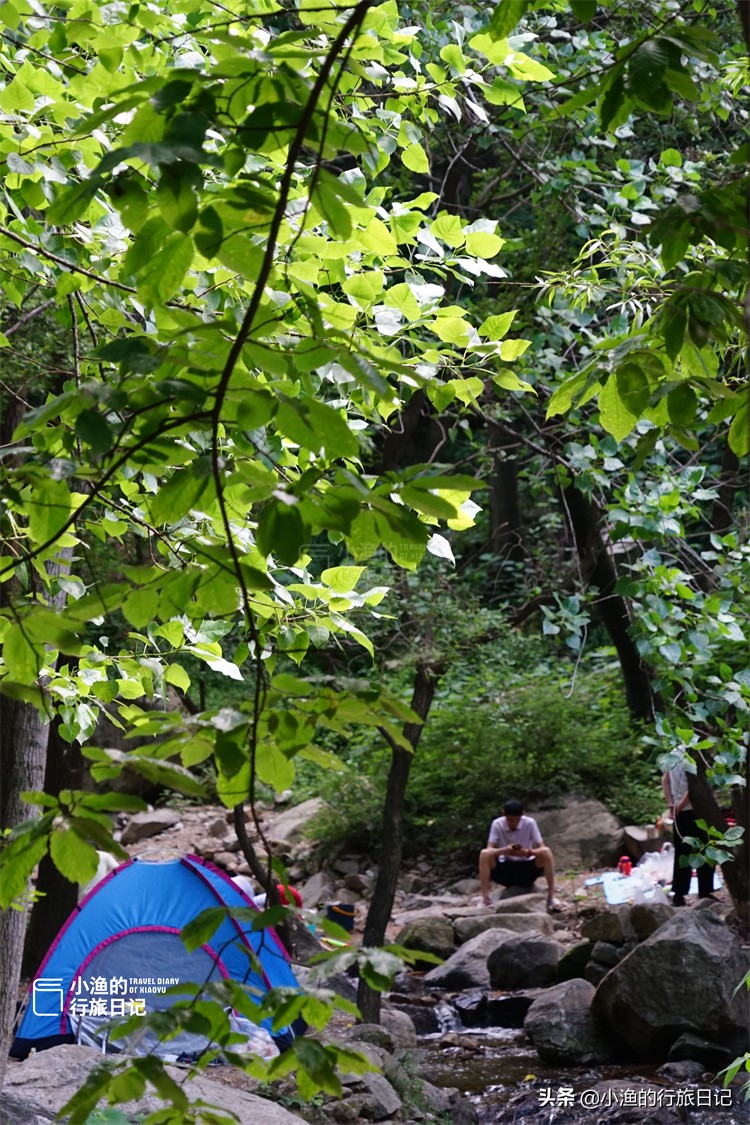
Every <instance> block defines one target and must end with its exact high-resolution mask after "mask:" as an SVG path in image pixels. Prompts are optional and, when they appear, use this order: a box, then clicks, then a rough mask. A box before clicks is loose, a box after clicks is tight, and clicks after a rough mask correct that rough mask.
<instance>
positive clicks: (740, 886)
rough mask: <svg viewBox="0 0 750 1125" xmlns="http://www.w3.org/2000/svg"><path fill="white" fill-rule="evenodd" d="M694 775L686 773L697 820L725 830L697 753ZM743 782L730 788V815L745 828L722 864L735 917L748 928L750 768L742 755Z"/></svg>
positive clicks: (712, 791)
mask: <svg viewBox="0 0 750 1125" xmlns="http://www.w3.org/2000/svg"><path fill="white" fill-rule="evenodd" d="M696 767H697V770H698V772H697V773H696V774H688V775H687V779H688V792H689V794H690V804H691V805H692V806H693V811H694V812H695V815H696V817H697V818H698V819H699V820H705V822H706V824H707V825H708V826H709V827H711V828H716V829H718V830H719V831H720V832H726V830H727V821H726V817H725V815H724V813H723V812H722V810H721V808H720V807H719V803H718V801H717V800H716V796H715V793H714V790H713V788H712V787H711V783H710V781H709V779H708V777H707V776H706V768H707V763H706V761H705V760H704V759H703V758H702V757H701V755H696ZM744 777H745V781H744V785H742V786H740V785H735V786H734V787H733V789H732V815H733V816H734V819H735V820H736V822H737V825H738V827H740V828H744V829H745V832H744V835H743V837H742V841H741V843H740V844H739V846H738V847H737V848H735V849H734V854H733V856H732V859H731V860H730V861H729V862H728V863H723V864H722V865H721V873H722V875H723V877H724V882H725V884H726V887H727V890H728V891H729V893H730V895H731V896H732V902H733V903H734V908H735V910H736V912H737V914H738V916H739V917H740V918H741V919H742V921H743V922H744V924H745V927H746V928H748V927H750V815H748V801H747V795H748V785H749V784H750V770H749V768H748V759H747V756H746V757H745V766H744Z"/></svg>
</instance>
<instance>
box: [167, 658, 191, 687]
mask: <svg viewBox="0 0 750 1125" xmlns="http://www.w3.org/2000/svg"><path fill="white" fill-rule="evenodd" d="M164 680H165V683H168V684H174V686H175V687H177V688H179V689H180V691H185V692H186V691H189V690H190V676H188V674H187V672H186V671H185V669H184V668H183V667H182V665H181V664H170V665H169V666H168V667H167V668H165V669H164Z"/></svg>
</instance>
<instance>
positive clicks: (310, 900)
mask: <svg viewBox="0 0 750 1125" xmlns="http://www.w3.org/2000/svg"><path fill="white" fill-rule="evenodd" d="M299 893H300V894H301V895H302V905H303V906H305V907H307V908H308V909H312V908H313V907H315V906H321V905H322V904H323V903H326V902H330V901H331V900H332V898H333V881H332V880H331V877H330V876H329V875H328V874H326V872H325V871H318V872H317V873H316V874H315V875H313V877H312V878H311V879H308V880H307V882H306V883H305V884H304V886H302V887H300V888H299Z"/></svg>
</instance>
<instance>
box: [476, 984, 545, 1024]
mask: <svg viewBox="0 0 750 1125" xmlns="http://www.w3.org/2000/svg"><path fill="white" fill-rule="evenodd" d="M543 991H544V990H543V989H539V988H530V989H528V990H527V991H525V992H517V993H515V995H513V996H498V995H494V994H492V993H490V995H489V996H488V997H487V1027H517V1028H520V1027H523V1023H524V1020H525V1019H526V1015H527V1013H528V1010H529V1008H530V1007H531V1005H532V1004H533V1003H534V1000H536V998H537V996H538V995H540V994H541V993H542V992H543Z"/></svg>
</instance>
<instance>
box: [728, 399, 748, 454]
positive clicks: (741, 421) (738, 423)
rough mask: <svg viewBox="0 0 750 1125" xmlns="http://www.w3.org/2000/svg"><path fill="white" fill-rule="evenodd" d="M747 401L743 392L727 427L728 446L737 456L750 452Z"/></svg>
mask: <svg viewBox="0 0 750 1125" xmlns="http://www.w3.org/2000/svg"><path fill="white" fill-rule="evenodd" d="M748 413H749V412H748V401H747V393H745V395H744V397H743V400H742V402H741V403H740V405H739V406H738V408H737V413H736V414H735V416H734V420H733V421H732V425H731V426H730V427H729V438H728V441H729V447H730V449H731V450H732V452H733V453H736V454H737V456H738V457H744V456H746V455H747V454H748V453H750V427H749V426H748Z"/></svg>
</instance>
